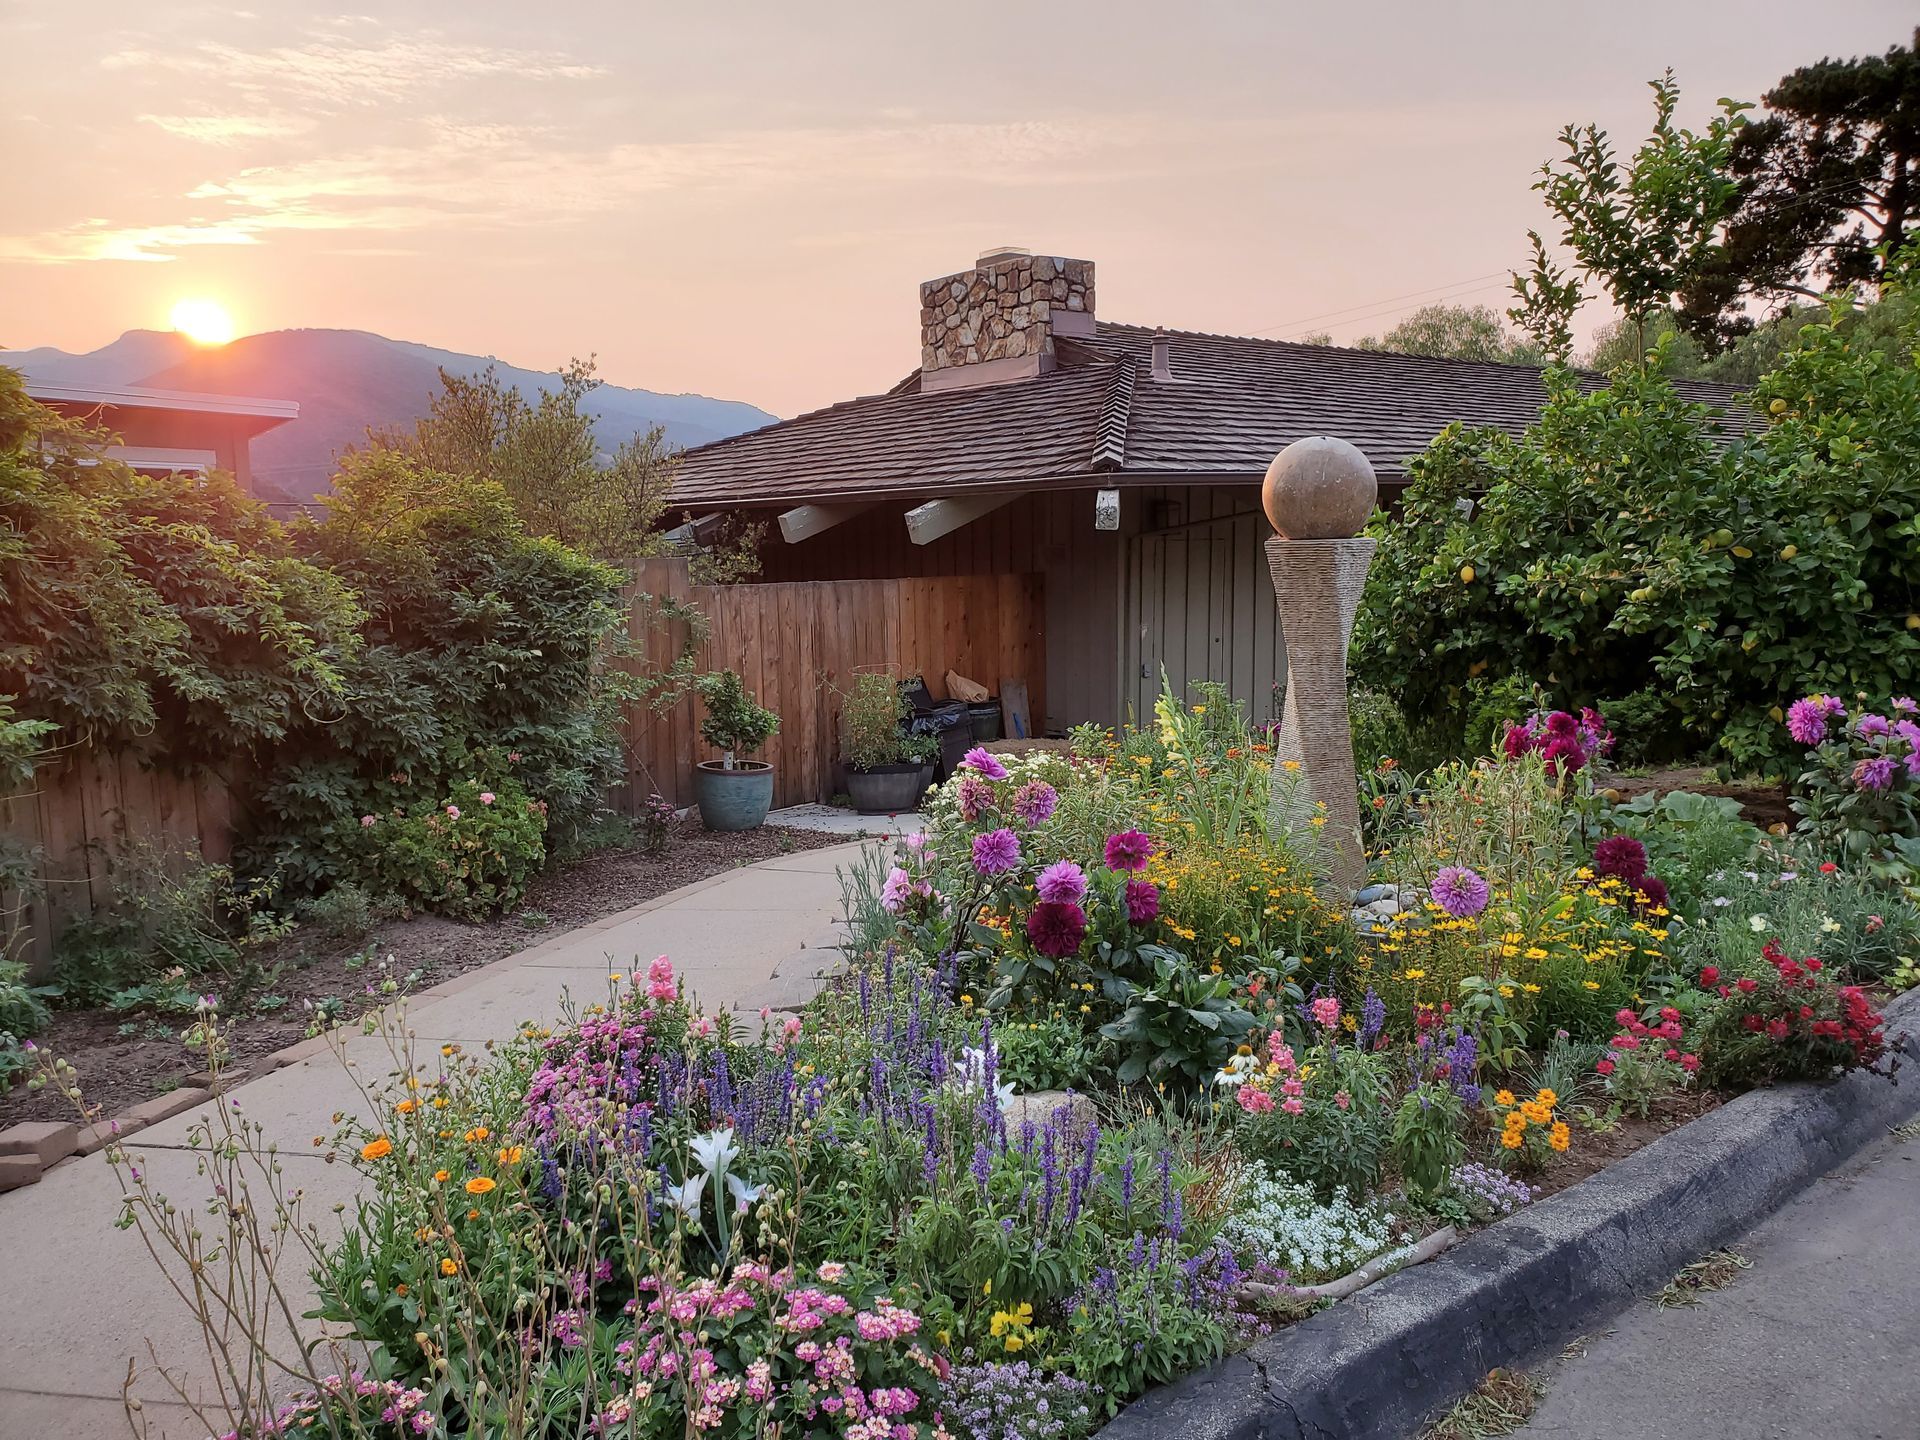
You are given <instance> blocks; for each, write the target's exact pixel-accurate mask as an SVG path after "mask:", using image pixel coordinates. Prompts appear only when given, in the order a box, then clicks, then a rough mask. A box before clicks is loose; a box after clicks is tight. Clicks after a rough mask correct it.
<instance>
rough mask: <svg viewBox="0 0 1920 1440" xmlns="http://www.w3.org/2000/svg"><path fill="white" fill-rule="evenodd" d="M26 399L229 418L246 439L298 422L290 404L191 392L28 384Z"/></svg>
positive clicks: (295, 406) (297, 410)
mask: <svg viewBox="0 0 1920 1440" xmlns="http://www.w3.org/2000/svg"><path fill="white" fill-rule="evenodd" d="M23 388H24V389H25V391H26V393H27V397H28V398H29V399H32V400H38V401H39V402H40V403H41V404H43V405H57V406H59V407H61V408H62V409H72V410H80V409H98V410H101V411H110V410H163V411H182V412H186V413H189V414H194V415H223V416H231V417H233V418H235V419H236V420H238V421H240V422H241V424H240V426H239V428H240V429H242V430H244V431H245V432H246V433H247V434H249V435H257V434H259V433H260V432H261V431H262V430H271V429H272V428H273V427H274V426H276V425H284V424H286V423H287V422H288V421H289V420H297V419H299V418H300V405H299V403H298V402H297V401H294V400H262V399H256V398H253V397H250V396H242V395H204V394H201V393H199V392H197V391H191V390H149V389H145V388H143V387H141V386H137V385H68V384H55V383H51V382H45V381H38V380H28V381H27V382H26V383H25V385H24V386H23Z"/></svg>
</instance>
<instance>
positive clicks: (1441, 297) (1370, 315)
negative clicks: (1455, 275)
mask: <svg viewBox="0 0 1920 1440" xmlns="http://www.w3.org/2000/svg"><path fill="white" fill-rule="evenodd" d="M1503 288H1505V287H1504V285H1503V284H1502V282H1501V281H1498V280H1490V281H1487V282H1486V283H1484V284H1480V285H1473V286H1469V287H1468V288H1466V289H1464V290H1451V291H1448V292H1446V293H1444V294H1438V295H1431V296H1428V297H1427V298H1425V299H1421V300H1414V301H1410V302H1408V303H1407V304H1404V305H1398V306H1392V307H1390V308H1387V309H1382V310H1367V311H1363V312H1362V313H1360V314H1357V315H1350V316H1348V317H1347V318H1346V319H1345V320H1343V321H1341V322H1340V323H1342V324H1346V325H1357V324H1360V323H1361V322H1363V321H1369V320H1386V319H1391V318H1392V317H1393V316H1395V315H1399V314H1401V313H1402V312H1404V311H1407V310H1417V309H1420V308H1422V307H1424V306H1427V305H1441V304H1445V303H1447V302H1449V301H1453V300H1464V299H1466V298H1467V297H1468V296H1470V295H1479V294H1483V293H1485V292H1486V291H1490V290H1500V289H1503ZM1376 303H1380V304H1384V303H1385V302H1376ZM1269 333H1273V332H1269ZM1303 333H1305V327H1304V326H1296V327H1294V329H1292V330H1290V331H1288V332H1285V333H1281V334H1276V335H1275V338H1276V339H1281V340H1289V339H1294V338H1297V336H1298V335H1300V334H1303Z"/></svg>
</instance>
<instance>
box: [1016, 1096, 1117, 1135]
mask: <svg viewBox="0 0 1920 1440" xmlns="http://www.w3.org/2000/svg"><path fill="white" fill-rule="evenodd" d="M1000 1113H1001V1114H1002V1115H1003V1116H1005V1117H1006V1121H1007V1133H1008V1134H1009V1135H1010V1136H1012V1137H1013V1138H1014V1140H1015V1142H1016V1143H1017V1142H1018V1140H1019V1136H1020V1130H1021V1127H1022V1126H1024V1125H1025V1124H1026V1123H1027V1121H1029V1120H1031V1121H1032V1122H1033V1128H1034V1129H1036V1130H1044V1129H1046V1127H1047V1124H1048V1122H1049V1121H1052V1122H1053V1124H1054V1128H1055V1129H1056V1130H1057V1131H1058V1132H1059V1134H1060V1137H1061V1138H1062V1139H1063V1140H1067V1141H1069V1142H1070V1143H1075V1144H1077V1143H1078V1142H1079V1140H1080V1137H1081V1136H1082V1135H1084V1134H1085V1133H1086V1132H1087V1131H1088V1130H1090V1129H1091V1128H1093V1127H1094V1126H1096V1125H1098V1124H1099V1123H1100V1110H1099V1108H1098V1107H1097V1106H1096V1105H1095V1104H1094V1103H1093V1101H1092V1100H1090V1099H1089V1098H1088V1097H1087V1096H1085V1095H1081V1094H1078V1093H1076V1092H1075V1091H1072V1090H1036V1091H1034V1092H1033V1093H1032V1094H1031V1095H1016V1096H1014V1097H1013V1099H1011V1100H1009V1101H1008V1102H1007V1103H1006V1105H1005V1106H1004V1107H1002V1109H1001V1112H1000ZM1055 1116H1058V1117H1059V1118H1058V1119H1057V1120H1056V1119H1055Z"/></svg>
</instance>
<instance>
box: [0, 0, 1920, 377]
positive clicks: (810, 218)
mask: <svg viewBox="0 0 1920 1440" xmlns="http://www.w3.org/2000/svg"><path fill="white" fill-rule="evenodd" d="M360 3H363V4H366V3H371V0H360ZM1914 19H1915V16H1914V14H1913V10H1912V7H1911V5H1910V4H1895V3H1870V0H1820V3H1808V0H1798V3H1774V0H1724V3H1723V0H1685V3H1674V0H1665V3H1642V0H1611V3H1609V4H1607V5H1604V6H1595V5H1573V4H1555V3H1542V0H1529V3H1508V0H1455V3H1451V4H1434V3H1432V0H1420V3H1397V0H1396V3H1383V0H1358V3H1347V4H1339V5H1329V4H1323V3H1314V0H1234V3H1225V0H1157V3H1135V0H1047V3H1044V4H1041V3H1034V4H1030V5H1025V6H1023V5H1020V4H997V5H990V6H974V5H931V4H925V3H912V0H908V3H901V0H891V3H884V4H880V3H864V0H862V3H854V0H802V3H795V0H785V3H761V0H709V3H705V4H701V3H697V0H694V3H688V0H682V3H681V4H679V5H677V6H674V7H671V8H669V7H663V6H659V5H656V4H651V3H644V0H642V3H636V0H561V3H549V4H545V5H528V4H525V3H524V0H521V3H515V4H513V5H505V4H498V3H494V0H461V3H443V0H408V3H405V4H397V3H396V4H388V5H384V6H379V7H378V9H377V11H376V12H375V13H372V14H355V13H348V12H345V11H343V12H341V13H337V14H335V13H329V12H328V10H327V8H326V6H325V4H324V0H323V3H320V4H313V3H301V4H298V5H294V4H279V3H269V0H256V3H255V4H254V6H253V8H251V9H245V10H239V9H233V8H229V7H227V6H212V5H200V4H196V3H176V0H165V3H154V0H140V3H123V0H88V3H86V4H78V3H50V0H0V154H4V155H5V157H6V166H5V168H6V177H7V178H6V183H5V187H4V194H5V199H4V200H3V201H0V347H10V348H22V347H26V346H33V345H58V346H60V347H62V348H64V349H68V350H85V349H91V348H93V347H95V346H98V345H102V344H105V343H106V342H108V341H110V340H112V339H113V338H114V337H115V336H116V335H118V334H119V333H120V332H121V331H123V330H126V329H128V328H132V327H142V326H144V327H150V328H160V329H164V328H166V327H167V324H168V316H169V314H170V313H171V311H172V308H173V306H174V305H175V304H176V303H177V302H178V301H180V300H182V299H186V298H194V299H210V300H213V301H215V302H216V303H218V304H220V305H223V306H224V307H225V308H226V309H227V310H228V311H229V312H231V314H232V316H233V319H234V321H235V323H236V324H237V325H238V327H239V329H240V331H241V332H242V333H251V332H256V331H261V330H273V329H281V328H286V327H294V326H326V327H341V328H349V329H365V330H373V331H377V332H379V333H381V334H384V335H388V336H392V337H394V338H397V339H405V340H414V341H420V342H424V343H427V344H432V345H437V346H443V347H446V348H449V349H453V350H461V351H470V352H474V353H478V354H492V355H497V356H499V357H500V358H501V359H503V360H507V361H510V362H512V363H515V364H521V365H527V366H530V367H535V368H550V367H553V366H556V365H558V364H560V363H561V362H563V361H565V360H566V359H568V358H569V357H571V356H576V355H578V356H585V355H588V354H592V355H595V356H596V357H597V359H598V362H599V366H600V372H601V374H602V375H603V376H604V377H605V378H606V379H608V380H610V381H614V382H616V383H619V384H625V385H637V386H644V387H646V388H648V389H654V390H664V391H695V392H700V393H704V394H708V395H716V396H723V397H726V398H730V399H742V400H748V401H752V402H753V403H755V404H758V405H761V406H763V407H765V408H767V409H769V410H772V411H774V412H776V413H779V414H783V415H785V414H793V413H796V412H798V411H801V410H805V409H809V408H813V407H817V406H821V405H826V404H831V403H833V402H834V401H837V400H841V399H845V398H848V397H849V396H852V395H855V394H865V393H871V392H873V391H876V390H881V389H885V388H886V387H887V386H889V385H891V384H893V383H894V382H895V381H897V380H898V379H899V378H900V377H901V376H902V375H904V374H906V373H908V372H909V371H911V370H912V369H913V368H914V366H915V365H916V364H917V363H918V344H919V338H918V324H919V320H918V312H917V305H918V301H917V298H916V296H917V292H916V286H917V285H918V283H919V282H920V281H922V280H927V279H931V278H933V277H935V276H939V275H945V274H949V273H952V272H954V271H957V270H962V269H965V268H966V267H967V266H968V265H969V264H971V263H972V261H973V259H974V257H975V256H977V255H978V254H979V253H981V252H982V251H983V250H988V249H992V248H997V247H1000V246H1003V245H1009V244H1012V245H1023V246H1026V247H1028V248H1029V249H1032V250H1034V251H1036V252H1039V253H1051V254H1057V255H1068V256H1073V257H1077V258H1083V259H1090V260H1092V261H1094V262H1095V264H1096V266H1097V276H1098V292H1097V293H1098V311H1099V314H1100V315H1101V316H1102V317H1104V318H1107V319H1110V320H1121V321H1127V322H1130V323H1135V324H1149V325H1153V324H1159V325H1166V326H1168V327H1170V328H1180V329H1189V330H1206V331H1216V332H1222V333H1231V334H1260V335H1270V336H1274V337H1277V338H1298V337H1299V336H1300V335H1302V334H1304V333H1306V332H1308V331H1314V330H1324V331H1329V332H1331V333H1332V335H1333V336H1334V338H1335V339H1336V340H1352V339H1355V338H1357V337H1359V336H1361V335H1363V334H1368V333H1376V334H1377V333H1379V332H1380V331H1383V330H1385V329H1387V328H1390V327H1391V326H1392V325H1393V324H1394V323H1395V321H1396V320H1397V319H1399V318H1401V317H1402V316H1404V314H1405V313H1406V312H1407V311H1408V310H1409V309H1411V308H1412V307H1414V306H1416V305H1418V304H1421V303H1424V302H1425V301H1428V300H1432V299H1443V300H1446V299H1451V300H1458V301H1459V302H1461V303H1467V304H1475V303H1491V304H1493V305H1495V306H1501V307H1503V306H1504V304H1505V298H1504V294H1505V290H1506V285H1507V281H1506V279H1505V272H1506V271H1507V270H1508V269H1510V268H1512V267H1515V266H1519V265H1523V264H1524V263H1525V260H1526V238H1525V237H1526V232H1527V230H1528V229H1529V228H1530V227H1545V226H1546V224H1547V220H1548V217H1547V216H1546V213H1545V211H1544V209H1543V208H1542V206H1541V204H1540V199H1539V197H1538V196H1537V195H1535V194H1533V193H1532V191H1531V190H1530V188H1529V187H1530V185H1531V183H1532V179H1533V177H1534V172H1535V171H1536V170H1537V168H1538V166H1539V165H1540V163H1541V162H1542V161H1543V160H1545V159H1546V158H1548V156H1550V155H1551V154H1553V153H1555V151H1556V142H1555V136H1556V134H1557V133H1558V131H1559V130H1560V128H1561V127H1562V126H1563V125H1565V124H1568V123H1570V122H1571V123H1580V124H1585V123H1587V122H1590V121H1591V122H1597V123H1599V124H1600V125H1602V126H1603V127H1605V128H1607V129H1609V130H1610V131H1612V132H1613V133H1614V134H1615V136H1616V137H1617V138H1619V139H1620V140H1621V141H1622V142H1624V143H1625V145H1626V146H1627V148H1631V145H1632V144H1633V143H1635V142H1637V140H1638V138H1639V137H1640V136H1641V135H1642V134H1643V133H1644V132H1645V129H1646V126H1647V123H1648V120H1649V117H1650V113H1651V111H1650V103H1649V99H1648V92H1647V90H1646V88H1645V82H1646V81H1647V80H1648V79H1650V78H1651V77H1653V76H1655V75H1657V74H1658V73H1659V72H1660V71H1661V70H1662V69H1664V68H1665V67H1667V66H1672V67H1673V69H1674V70H1675V71H1676V73H1677V76H1678V79H1679V81H1680V83H1681V86H1682V96H1683V98H1682V102H1681V111H1680V119H1681V121H1682V122H1683V123H1690V124H1694V125H1699V124H1703V123H1704V122H1705V121H1706V119H1707V118H1708V116H1709V115H1710V114H1711V112H1712V108H1713V103H1714V101H1715V100H1716V99H1717V98H1718V97H1719V96H1722V95H1731V96H1734V97H1736V98H1743V99H1757V98H1758V97H1759V95H1760V94H1761V92H1763V91H1764V90H1765V89H1766V88H1767V86H1768V85H1769V84H1770V83H1772V82H1773V81H1775V80H1776V79H1778V78H1779V77H1780V76H1781V75H1782V74H1784V73H1785V72H1786V71H1788V70H1790V69H1792V68H1794V67H1795V66H1797V65H1801V64H1805V63H1808V62H1810V61H1813V60H1815V59H1818V58H1820V57H1821V56H1823V55H1828V54H1832V55H1853V54H1860V53H1869V52H1877V51H1881V50H1885V49H1886V48H1888V47H1889V46H1892V45H1896V44H1902V43H1905V42H1906V41H1907V40H1908V38H1909V37H1910V36H1911V33H1912V27H1913V23H1914ZM1605 318H1606V317H1605V315H1604V313H1603V312H1601V311H1600V310H1599V308H1598V305H1597V303H1596V304H1595V305H1593V306H1590V307H1589V309H1588V310H1587V311H1585V312H1583V316H1582V326H1583V330H1584V331H1587V332H1590V331H1591V329H1592V328H1593V326H1594V325H1596V324H1597V323H1599V322H1600V321H1602V320H1604V319H1605Z"/></svg>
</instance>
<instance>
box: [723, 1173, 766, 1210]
mask: <svg viewBox="0 0 1920 1440" xmlns="http://www.w3.org/2000/svg"><path fill="white" fill-rule="evenodd" d="M727 1190H728V1191H729V1192H730V1193H731V1194H732V1196H733V1203H734V1206H735V1208H736V1209H738V1210H739V1211H740V1213H741V1214H743V1215H744V1214H745V1213H746V1212H747V1211H748V1210H750V1209H752V1208H753V1205H754V1203H755V1202H756V1201H757V1200H759V1198H760V1197H761V1196H762V1195H764V1194H766V1193H767V1187H766V1186H764V1185H749V1184H747V1182H746V1181H744V1180H742V1179H741V1178H740V1177H739V1176H738V1175H729V1176H727Z"/></svg>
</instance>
